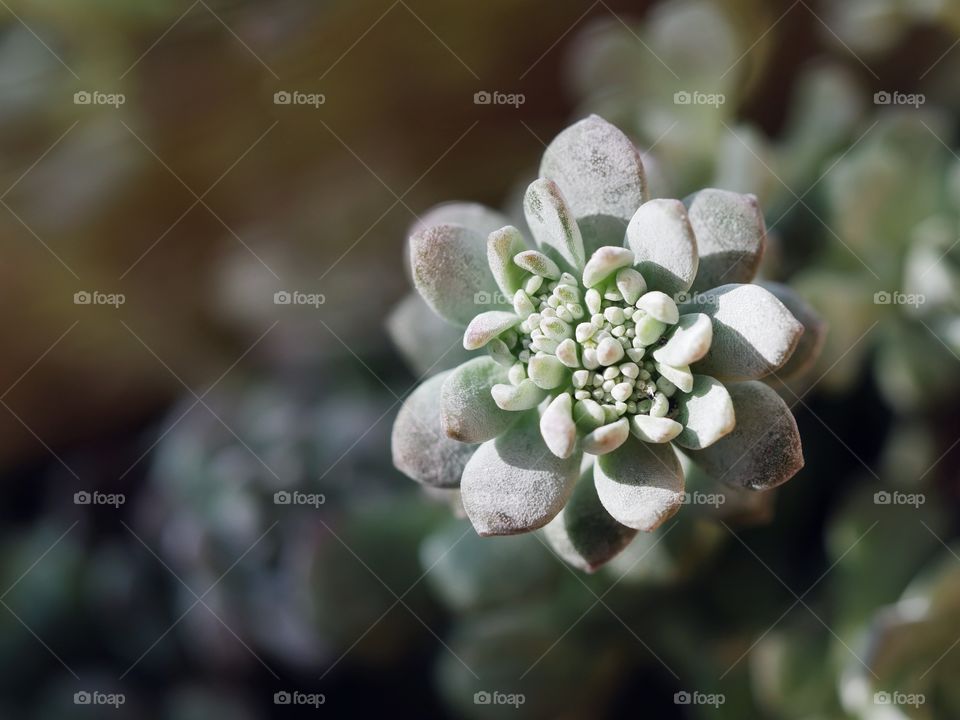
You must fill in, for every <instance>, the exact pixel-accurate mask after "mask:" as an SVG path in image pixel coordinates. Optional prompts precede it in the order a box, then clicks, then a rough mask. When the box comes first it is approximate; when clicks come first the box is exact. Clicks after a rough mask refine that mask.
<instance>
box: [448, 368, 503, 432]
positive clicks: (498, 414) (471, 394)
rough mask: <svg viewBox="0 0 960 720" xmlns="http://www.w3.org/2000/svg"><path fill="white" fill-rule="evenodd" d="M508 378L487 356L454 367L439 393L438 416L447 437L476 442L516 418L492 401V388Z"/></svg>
mask: <svg viewBox="0 0 960 720" xmlns="http://www.w3.org/2000/svg"><path fill="white" fill-rule="evenodd" d="M505 382H507V371H506V369H504V368H503V366H501V365H499V364H497V362H496V361H495V360H493V359H492V358H489V357H478V358H474V359H473V360H470V361H468V362H465V363H464V364H463V365H461V366H460V367H458V368H454V369H453V370H452V371H451V372H450V375H449V377H447V381H446V382H445V383H444V384H443V390H442V391H441V393H440V420H441V424H442V426H443V430H444V432H445V433H446V434H447V436H448V437H451V438H453V439H454V440H459V441H460V442H467V443H479V442H484V441H486V440H490V439H491V438H495V437H497V435H499V434H500V433H502V432H503V431H504V430H506V429H507V428H509V427H510V425H512V424H513V423H514V421H515V420H516V419H517V418H516V415H514V414H513V413H511V412H508V411H507V410H503V409H501V408H500V407H498V406H497V403H496V402H494V399H493V396H492V395H491V393H490V390H491V388H493V386H494V385H497V384H498V383H505Z"/></svg>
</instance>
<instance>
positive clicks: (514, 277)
mask: <svg viewBox="0 0 960 720" xmlns="http://www.w3.org/2000/svg"><path fill="white" fill-rule="evenodd" d="M527 249H528V248H527V245H526V243H525V242H524V241H523V235H522V234H521V233H520V231H519V230H517V229H516V228H515V227H513V225H507V226H506V227H502V228H498V229H496V230H494V231H493V232H492V233H490V234H489V235H488V236H487V264H488V265H489V266H490V272H492V273H493V278H494V280H496V281H497V286H498V287H499V288H500V292H502V293H503V294H504V295H506V296H507V297H508V298H512V297H513V294H514V293H515V292H517V290H519V289H520V288H521V287H522V285H523V270H522V269H521V268H519V267H518V266H517V264H516V263H515V262H514V261H513V258H514V257H515V256H516V255H517V254H519V253H522V252H523V251H524V250H527Z"/></svg>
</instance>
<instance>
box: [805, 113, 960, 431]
mask: <svg viewBox="0 0 960 720" xmlns="http://www.w3.org/2000/svg"><path fill="white" fill-rule="evenodd" d="M947 128H948V125H947V123H946V122H945V118H944V117H943V116H942V115H941V114H939V113H938V112H936V111H930V110H924V111H918V110H910V111H903V112H889V113H884V114H882V115H880V116H879V117H878V118H877V123H876V124H875V126H874V127H873V128H872V129H871V130H870V131H869V132H868V133H867V134H866V135H865V136H864V138H863V140H862V141H861V142H860V143H859V144H858V146H857V147H855V148H853V149H852V150H851V151H850V152H849V153H847V154H846V155H845V156H843V157H842V158H841V159H839V160H838V161H836V163H835V167H833V169H832V170H831V172H830V174H829V175H828V176H826V178H825V180H824V183H823V185H824V188H823V192H824V195H825V199H824V205H825V214H824V218H825V220H826V222H827V224H828V225H829V226H830V227H831V228H833V232H834V233H835V235H830V236H826V237H824V238H823V239H824V248H823V250H822V252H821V253H820V255H819V257H818V261H819V262H817V264H816V265H815V266H811V267H810V268H809V269H807V270H804V271H802V272H801V273H799V274H798V275H797V276H796V277H795V278H794V279H793V281H792V282H793V285H794V286H795V287H796V288H797V289H798V290H799V291H800V292H801V293H803V295H804V296H805V297H809V298H810V299H811V302H812V303H813V304H814V305H815V306H816V307H817V309H818V310H819V311H820V312H822V313H823V315H824V316H826V317H827V318H828V319H829V321H830V326H831V328H832V332H831V335H830V337H829V338H827V342H826V346H825V348H824V353H823V356H822V358H821V360H822V365H823V366H824V368H822V369H825V368H829V369H830V372H829V374H827V375H825V376H824V382H823V386H824V388H825V389H829V390H833V391H845V390H846V389H848V388H849V387H850V386H851V385H852V384H853V383H854V382H856V381H857V380H858V379H859V378H860V377H861V368H862V367H863V366H864V364H869V365H872V368H873V377H874V379H875V381H876V383H877V385H878V386H879V389H880V391H881V393H882V394H883V397H884V398H885V399H886V400H887V402H888V403H889V404H890V405H891V407H893V408H894V409H895V410H897V411H898V412H902V413H906V412H913V411H917V410H924V409H930V408H933V407H936V406H937V405H943V404H944V403H945V402H949V398H951V397H952V396H953V394H954V393H956V392H957V391H958V390H960V383H958V381H957V374H956V372H955V367H956V365H955V363H956V362H957V359H956V355H957V354H958V353H960V332H958V330H957V328H958V327H960V271H958V256H957V247H956V242H955V241H956V238H957V229H958V227H960V182H958V178H960V164H958V163H957V162H956V159H955V158H954V157H953V156H952V154H951V151H950V150H949V148H948V147H947V145H946V144H945V141H944V140H942V139H941V138H948V137H949V132H948V130H947ZM836 238H839V239H840V240H841V241H842V242H838V241H837V240H836ZM871 350H872V351H873V352H871Z"/></svg>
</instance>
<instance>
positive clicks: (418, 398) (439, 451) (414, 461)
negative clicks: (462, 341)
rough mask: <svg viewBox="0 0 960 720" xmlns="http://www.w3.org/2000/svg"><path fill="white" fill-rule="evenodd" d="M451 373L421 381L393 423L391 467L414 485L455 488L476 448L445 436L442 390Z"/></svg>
mask: <svg viewBox="0 0 960 720" xmlns="http://www.w3.org/2000/svg"><path fill="white" fill-rule="evenodd" d="M451 373H452V371H450V370H448V371H446V372H443V373H440V374H439V375H435V376H434V377H432V378H430V379H429V380H427V381H426V382H424V383H423V384H422V385H420V387H418V388H417V389H416V390H414V391H413V392H412V393H411V394H410V396H409V397H408V398H407V399H406V400H405V401H404V403H403V406H402V407H401V408H400V412H399V413H398V414H397V419H396V420H395V421H394V423H393V435H392V440H391V449H392V453H393V464H394V465H395V466H396V468H397V469H398V470H399V471H400V472H402V473H403V474H405V475H407V476H409V477H411V478H413V479H414V480H416V481H417V482H421V483H424V484H425V485H430V486H433V487H439V488H455V487H458V486H459V485H460V476H461V474H462V473H463V468H464V466H465V465H466V464H467V460H469V459H470V456H471V455H473V453H474V452H475V451H476V449H477V445H470V444H467V443H462V442H457V441H456V440H452V439H451V438H449V437H447V434H446V433H445V432H444V431H443V427H442V425H441V422H440V394H441V388H442V387H443V385H444V383H445V382H446V380H447V378H449V376H450V374H451Z"/></svg>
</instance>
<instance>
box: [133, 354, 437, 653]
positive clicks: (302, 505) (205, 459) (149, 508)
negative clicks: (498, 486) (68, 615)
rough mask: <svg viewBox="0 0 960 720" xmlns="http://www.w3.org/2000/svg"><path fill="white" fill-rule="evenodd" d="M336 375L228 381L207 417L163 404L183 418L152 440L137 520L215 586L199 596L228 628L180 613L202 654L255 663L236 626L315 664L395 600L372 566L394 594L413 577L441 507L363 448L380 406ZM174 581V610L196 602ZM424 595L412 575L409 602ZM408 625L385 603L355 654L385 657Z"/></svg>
mask: <svg viewBox="0 0 960 720" xmlns="http://www.w3.org/2000/svg"><path fill="white" fill-rule="evenodd" d="M338 377H339V379H340V384H338V385H337V386H336V387H331V386H328V385H317V384H316V383H315V382H313V383H311V382H310V381H309V380H305V379H302V378H301V379H300V380H299V381H298V382H296V383H293V382H280V381H273V382H262V381H256V382H252V383H241V384H239V385H233V386H230V387H228V386H226V385H225V386H224V387H223V388H218V389H217V391H216V392H214V393H212V394H211V395H210V396H209V397H208V398H207V399H206V400H205V403H206V404H207V405H209V406H210V407H211V408H212V409H213V413H216V416H215V415H214V414H213V413H212V412H210V411H208V410H207V409H206V408H200V407H198V408H194V409H193V410H190V411H188V414H186V415H184V412H185V411H184V409H183V408H179V409H175V410H174V412H173V413H172V415H171V418H172V419H171V423H172V422H173V421H174V420H176V419H178V418H181V416H182V419H181V420H180V422H179V423H177V424H176V425H175V427H174V429H173V430H172V431H170V432H169V433H168V434H166V435H165V436H164V437H163V440H162V442H161V443H160V445H159V446H158V448H157V452H156V458H155V462H154V466H153V470H152V475H153V477H152V488H151V493H150V497H149V498H148V499H147V500H146V501H145V502H144V503H143V507H142V510H143V514H144V516H145V518H144V523H143V524H144V525H145V526H146V527H147V528H148V529H149V530H148V531H146V536H145V537H146V538H147V541H148V542H155V543H156V546H157V552H158V553H160V554H161V555H162V556H163V557H164V558H165V560H166V561H167V562H168V563H169V564H170V566H171V567H172V568H173V569H174V570H175V572H177V574H178V575H179V576H180V577H182V578H183V580H184V581H185V582H186V583H187V585H189V586H190V588H191V589H192V590H193V591H194V592H196V593H198V594H200V593H203V592H205V591H206V590H207V589H208V588H210V587H211V586H213V587H212V589H211V591H210V593H209V595H207V596H206V597H205V602H206V603H207V604H208V605H209V606H210V607H211V608H212V609H213V611H214V612H215V613H216V614H217V615H219V616H220V617H221V618H223V621H224V623H226V625H227V626H229V629H227V628H226V627H224V625H223V624H222V623H221V622H220V621H219V620H218V619H217V618H216V617H215V616H214V615H213V614H212V613H211V612H210V611H208V610H207V609H206V608H203V607H197V608H194V609H193V611H192V612H190V613H189V614H188V615H187V616H186V617H185V618H184V621H183V626H184V627H185V628H188V629H189V631H190V632H188V633H186V634H185V636H184V637H185V640H186V641H187V645H188V647H190V648H191V650H193V651H194V652H196V653H197V654H198V655H199V656H200V657H201V658H202V659H203V660H205V661H211V660H212V661H215V662H221V663H232V662H236V659H237V658H240V660H241V662H242V661H246V660H247V659H249V660H250V661H251V662H256V661H255V660H254V659H253V657H252V656H250V655H248V654H247V653H246V651H245V650H244V649H243V648H242V647H240V646H239V644H238V642H237V640H236V637H234V636H233V635H232V632H235V633H237V634H238V635H239V636H240V637H241V638H243V640H244V642H246V643H248V644H249V645H251V646H252V647H255V648H258V649H259V650H260V651H262V650H266V651H268V652H269V653H270V654H271V655H272V656H274V657H280V658H282V659H283V660H284V661H286V662H289V663H291V664H294V665H303V664H306V663H318V662H320V661H322V660H323V659H325V658H327V657H328V655H329V654H331V653H336V654H339V653H340V652H342V651H343V650H344V649H346V648H347V647H349V646H350V645H351V644H352V643H354V642H355V641H357V640H358V638H360V637H361V635H363V633H364V631H365V630H366V629H367V628H368V627H369V626H370V625H372V624H373V623H374V621H375V620H376V619H377V617H378V616H379V615H380V614H381V613H383V612H384V611H385V610H386V609H387V608H388V607H389V606H390V605H391V603H392V602H393V601H394V596H392V595H391V594H390V593H389V592H388V591H387V590H386V589H385V588H384V587H383V586H382V585H381V584H380V581H379V580H378V576H379V577H381V578H383V579H384V581H385V582H387V583H388V584H389V585H390V587H392V588H394V589H395V591H396V592H397V593H398V594H399V593H400V592H402V591H403V590H406V589H407V586H408V585H410V583H412V579H413V578H414V577H415V574H416V568H417V555H416V547H417V544H418V543H419V541H420V538H421V536H422V534H423V533H424V532H426V531H427V530H428V529H429V528H430V527H431V526H432V524H433V522H434V521H435V519H439V515H440V514H441V513H440V509H439V508H437V507H434V506H432V505H429V504H424V503H422V501H419V502H414V501H413V498H410V499H404V497H403V493H400V492H398V488H397V487H396V482H395V480H393V481H391V478H390V476H391V475H392V474H394V473H393V471H392V470H391V469H390V468H389V465H386V466H384V465H383V462H382V461H381V460H380V458H382V457H383V456H382V454H379V455H378V453H376V452H375V451H374V450H372V448H374V447H376V446H377V445H379V446H381V447H382V446H383V445H384V444H385V443H386V436H385V432H386V428H382V429H381V430H380V432H369V430H370V429H371V428H374V429H376V428H377V427H378V426H377V423H376V421H377V418H378V417H380V416H382V414H383V408H382V407H379V406H378V404H377V402H376V398H377V394H376V393H373V392H371V391H370V388H369V387H364V385H363V384H362V379H361V378H351V377H350V376H349V373H346V372H345V371H342V370H341V371H340V372H338ZM187 404H188V406H189V405H190V404H192V400H190V401H188V402H187ZM358 438H359V440H358ZM383 459H384V460H385V458H383ZM410 495H414V494H413V493H410ZM404 505H409V508H408V509H407V510H405V511H404V510H401V509H400V508H402V507H403V506H404ZM341 540H342V542H343V543H345V545H344V544H342V543H341ZM348 548H349V549H348ZM386 548H389V554H387V555H385V554H384V552H385V549H386ZM351 550H352V551H353V552H356V553H357V556H359V557H360V558H362V559H363V563H366V565H367V567H365V566H364V564H363V563H361V562H360V561H359V560H358V559H357V557H355V556H354V555H352V554H351ZM240 557H242V558H243V560H242V561H240V562H237V560H238V558H240ZM235 562H236V565H235V566H233V564H234V563H235ZM368 567H369V568H372V569H373V571H374V572H376V573H377V575H374V574H372V573H371V571H370V570H369V569H368ZM228 568H230V571H229V573H226V571H227V569H228ZM225 573H226V574H225ZM221 576H223V577H222V580H221V581H220V582H215V581H217V579H218V578H220V577H221ZM178 593H179V594H180V598H179V601H180V602H181V603H182V604H183V605H184V608H186V607H190V606H191V605H193V604H194V603H195V600H196V599H195V597H194V596H193V595H192V594H190V593H189V592H187V591H186V590H183V591H182V592H181V588H178ZM423 598H424V589H423V588H422V587H421V588H420V589H419V590H418V592H413V593H411V595H410V596H409V597H408V598H407V602H408V603H410V604H411V606H412V607H417V603H421V604H422V600H423ZM420 612H425V611H424V610H423V609H422V608H421V609H420ZM417 628H420V629H422V628H421V626H420V625H419V624H418V623H417V621H416V620H415V619H414V618H413V617H412V616H409V615H408V614H406V613H396V614H395V616H394V615H392V616H391V618H390V620H389V621H385V622H384V623H382V624H380V625H379V626H378V627H377V631H376V632H371V633H369V635H368V636H365V637H364V640H365V642H364V643H362V644H361V646H360V647H358V649H357V653H358V655H362V654H364V653H365V654H366V656H368V657H382V656H384V655H386V654H388V653H389V652H394V651H395V650H396V649H397V645H398V643H399V644H402V643H403V642H405V641H408V640H409V638H410V637H411V635H412V634H413V633H416V632H417ZM427 637H428V638H429V636H427ZM336 654H334V655H333V657H336Z"/></svg>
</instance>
